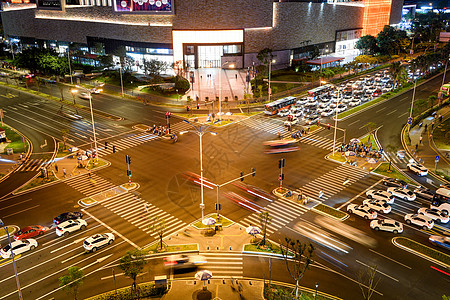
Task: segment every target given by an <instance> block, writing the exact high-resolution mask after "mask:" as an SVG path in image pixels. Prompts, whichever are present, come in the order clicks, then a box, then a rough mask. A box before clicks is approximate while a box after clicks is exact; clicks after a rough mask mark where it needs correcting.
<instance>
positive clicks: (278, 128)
mask: <svg viewBox="0 0 450 300" xmlns="http://www.w3.org/2000/svg"><path fill="white" fill-rule="evenodd" d="M239 124H241V125H245V126H247V127H250V128H253V129H257V130H262V131H266V132H268V133H272V134H274V135H277V136H278V133H280V135H281V137H282V138H289V137H291V135H292V133H294V132H295V131H296V130H295V129H293V130H292V131H289V130H288V128H287V127H286V126H284V123H283V121H282V120H278V119H269V118H267V117H259V118H258V116H257V117H252V118H248V119H245V120H243V121H241V122H239ZM322 130H323V128H321V129H319V131H322ZM316 132H317V131H316ZM300 142H301V143H305V144H309V145H312V146H315V147H318V148H322V149H325V150H329V151H332V150H333V140H330V139H327V138H324V137H321V136H318V135H317V134H306V135H303V137H301V138H300Z"/></svg>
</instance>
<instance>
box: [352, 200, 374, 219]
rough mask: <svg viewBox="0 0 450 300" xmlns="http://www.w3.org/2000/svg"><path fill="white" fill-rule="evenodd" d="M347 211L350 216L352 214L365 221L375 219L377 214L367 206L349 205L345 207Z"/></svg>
mask: <svg viewBox="0 0 450 300" xmlns="http://www.w3.org/2000/svg"><path fill="white" fill-rule="evenodd" d="M347 211H348V212H349V213H351V214H352V213H354V214H355V215H357V216H360V217H363V218H364V219H366V220H369V219H370V220H373V219H376V218H377V212H376V211H374V210H373V209H371V208H370V207H369V206H367V205H357V204H349V205H347Z"/></svg>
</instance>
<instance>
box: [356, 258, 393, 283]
mask: <svg viewBox="0 0 450 300" xmlns="http://www.w3.org/2000/svg"><path fill="white" fill-rule="evenodd" d="M356 262H357V263H359V264H361V265H363V266H365V267H367V268H372V267H371V266H369V265H366V264H365V263H363V262H361V261H359V260H356ZM376 271H377V272H378V273H380V274H381V275H384V276H386V277H387V278H390V279H392V280H394V281H396V282H398V279H397V278H394V277H392V276H389V275H388V274H386V273H384V272H381V271H379V270H376Z"/></svg>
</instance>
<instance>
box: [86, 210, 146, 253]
mask: <svg viewBox="0 0 450 300" xmlns="http://www.w3.org/2000/svg"><path fill="white" fill-rule="evenodd" d="M82 211H84V212H85V213H86V214H87V215H89V216H90V217H91V218H92V219H94V220H95V221H97V222H99V223H100V224H102V225H103V226H105V227H106V228H108V229H109V230H111V231H112V232H114V233H115V234H117V235H118V236H120V237H121V238H122V239H123V240H124V241H126V242H127V243H128V244H130V245H131V246H133V247H135V248H136V249H141V248H140V247H139V246H138V245H136V244H135V243H133V242H132V241H130V240H129V239H127V238H126V237H124V236H123V235H122V234H120V233H119V232H117V231H115V230H114V229H112V228H111V227H109V226H108V225H106V224H105V223H103V222H102V221H100V220H99V219H97V218H96V217H94V216H93V215H92V214H90V213H89V212H87V211H86V210H85V209H82Z"/></svg>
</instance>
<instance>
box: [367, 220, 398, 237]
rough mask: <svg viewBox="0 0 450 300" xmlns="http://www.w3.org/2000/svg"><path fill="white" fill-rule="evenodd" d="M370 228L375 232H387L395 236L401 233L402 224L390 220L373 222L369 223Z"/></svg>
mask: <svg viewBox="0 0 450 300" xmlns="http://www.w3.org/2000/svg"><path fill="white" fill-rule="evenodd" d="M370 228H372V229H374V230H376V231H378V230H382V231H389V232H393V233H395V234H397V233H402V232H403V224H402V223H400V222H397V221H394V220H390V219H383V220H373V221H372V222H370Z"/></svg>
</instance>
